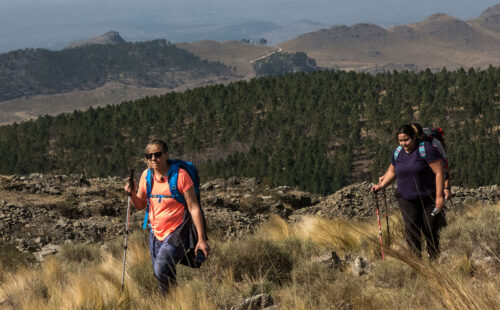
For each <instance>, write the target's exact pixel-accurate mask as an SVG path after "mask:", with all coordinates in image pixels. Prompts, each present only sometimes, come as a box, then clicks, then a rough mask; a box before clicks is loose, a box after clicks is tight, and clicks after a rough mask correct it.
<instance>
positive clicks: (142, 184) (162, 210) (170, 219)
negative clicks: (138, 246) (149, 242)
mask: <svg viewBox="0 0 500 310" xmlns="http://www.w3.org/2000/svg"><path fill="white" fill-rule="evenodd" d="M147 173H148V170H147V169H146V170H144V172H143V173H142V175H141V180H140V181H139V191H141V192H143V194H144V196H147V190H146V176H147ZM163 179H164V180H160V178H159V177H158V176H153V182H152V188H151V195H171V193H170V187H169V185H168V181H167V180H166V178H163ZM192 186H193V181H192V180H191V177H190V176H189V173H188V172H187V171H186V170H184V169H182V168H179V178H178V179H177V188H178V189H179V193H180V194H181V195H182V194H184V192H185V191H187V190H188V189H190V188H191V187H192ZM160 200H161V201H160ZM184 209H185V207H184V205H183V204H182V203H179V202H177V200H175V199H174V198H161V199H160V198H149V222H150V223H151V228H152V229H153V233H154V235H155V236H156V238H157V239H158V240H160V241H163V240H164V239H165V238H166V237H167V236H168V235H169V234H170V233H171V232H173V231H174V230H175V229H176V228H177V227H178V226H179V225H180V224H182V220H183V218H184Z"/></svg>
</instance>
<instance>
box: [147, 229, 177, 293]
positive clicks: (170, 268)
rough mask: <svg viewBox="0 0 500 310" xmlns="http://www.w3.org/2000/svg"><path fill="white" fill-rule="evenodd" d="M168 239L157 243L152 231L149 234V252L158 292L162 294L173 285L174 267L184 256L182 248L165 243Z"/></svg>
mask: <svg viewBox="0 0 500 310" xmlns="http://www.w3.org/2000/svg"><path fill="white" fill-rule="evenodd" d="M169 237H170V236H169ZM169 237H167V238H165V240H163V241H159V240H158V239H156V237H155V235H154V234H153V231H152V230H151V231H150V233H149V252H150V254H151V261H152V263H153V269H154V273H155V277H156V278H157V279H158V281H159V282H160V292H161V293H162V294H165V293H167V291H168V288H169V286H170V285H171V284H175V276H176V269H175V265H176V264H177V263H178V262H179V260H180V259H181V258H182V257H183V256H184V250H183V249H182V247H175V246H173V245H171V244H168V243H167V241H168V239H169Z"/></svg>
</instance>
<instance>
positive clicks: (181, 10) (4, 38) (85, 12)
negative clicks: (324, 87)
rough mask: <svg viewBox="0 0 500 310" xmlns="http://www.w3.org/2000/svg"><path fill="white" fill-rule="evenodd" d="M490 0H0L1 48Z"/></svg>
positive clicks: (409, 13) (471, 10) (396, 14)
mask: <svg viewBox="0 0 500 310" xmlns="http://www.w3.org/2000/svg"><path fill="white" fill-rule="evenodd" d="M497 3H500V0H0V52H6V51H10V50H14V49H19V48H25V47H42V48H49V49H59V48H62V47H64V46H66V45H67V44H69V43H70V42H73V41H76V40H83V39H87V38H90V37H93V36H97V35H100V34H102V33H104V32H107V31H109V30H116V31H119V32H120V34H121V35H122V37H123V38H124V39H125V40H132V41H136V40H148V39H156V38H166V39H169V40H172V38H174V39H173V40H172V41H173V42H179V41H183V38H184V37H183V36H182V34H183V33H185V34H186V37H185V40H184V41H189V40H190V39H191V40H192V39H193V38H196V39H199V38H198V37H193V36H189V31H190V30H189V29H191V28H192V27H193V26H199V25H227V26H228V28H230V26H231V25H233V24H238V23H243V22H251V21H263V22H273V23H276V24H278V25H282V26H283V25H289V24H290V23H294V22H296V21H298V20H305V19H306V20H310V21H313V22H319V23H322V24H325V26H326V27H330V26H332V25H341V24H345V25H352V24H356V23H373V24H377V25H380V26H383V27H386V28H389V27H392V26H395V25H400V24H408V23H413V22H418V21H421V20H423V19H425V18H426V17H428V16H429V15H431V14H434V13H446V14H449V15H452V16H455V17H458V18H461V19H464V20H467V19H474V18H476V17H478V16H479V15H480V14H481V12H483V11H484V10H486V9H487V8H488V7H490V6H492V5H495V4H497ZM225 30H226V31H228V30H227V29H225ZM200 35H204V34H198V36H200ZM207 35H209V34H207ZM224 35H226V36H228V35H229V36H230V34H224ZM166 36H170V37H171V38H167V37H166ZM219 37H221V36H219ZM207 39H214V38H210V37H207ZM215 39H216V38H215Z"/></svg>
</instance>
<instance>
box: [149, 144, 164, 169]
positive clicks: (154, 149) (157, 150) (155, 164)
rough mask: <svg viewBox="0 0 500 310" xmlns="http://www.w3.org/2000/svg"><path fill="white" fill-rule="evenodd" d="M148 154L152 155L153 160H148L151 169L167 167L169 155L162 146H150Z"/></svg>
mask: <svg viewBox="0 0 500 310" xmlns="http://www.w3.org/2000/svg"><path fill="white" fill-rule="evenodd" d="M146 154H149V155H151V158H146V161H147V162H148V165H149V167H151V168H153V169H163V168H166V167H167V159H168V153H167V152H164V151H163V149H162V147H161V145H157V144H152V145H149V146H148V147H147V148H146ZM157 155H158V156H157Z"/></svg>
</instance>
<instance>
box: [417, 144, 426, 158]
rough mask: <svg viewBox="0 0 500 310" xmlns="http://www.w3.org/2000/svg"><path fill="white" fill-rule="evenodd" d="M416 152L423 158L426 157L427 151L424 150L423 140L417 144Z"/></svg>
mask: <svg viewBox="0 0 500 310" xmlns="http://www.w3.org/2000/svg"><path fill="white" fill-rule="evenodd" d="M418 154H419V155H420V157H422V158H423V159H425V158H426V157H427V153H426V152H425V141H420V143H419V144H418Z"/></svg>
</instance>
